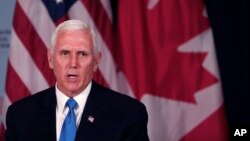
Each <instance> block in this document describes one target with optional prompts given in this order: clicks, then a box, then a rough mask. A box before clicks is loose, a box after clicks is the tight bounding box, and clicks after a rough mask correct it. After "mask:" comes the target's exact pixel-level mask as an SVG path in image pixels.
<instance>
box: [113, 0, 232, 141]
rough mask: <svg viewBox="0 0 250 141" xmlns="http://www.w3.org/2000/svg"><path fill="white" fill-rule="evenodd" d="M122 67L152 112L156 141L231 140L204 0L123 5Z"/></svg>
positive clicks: (120, 16) (119, 61)
mask: <svg viewBox="0 0 250 141" xmlns="http://www.w3.org/2000/svg"><path fill="white" fill-rule="evenodd" d="M117 9H118V17H117V18H118V21H117V26H118V33H117V34H118V44H117V50H118V53H119V55H118V56H119V57H118V58H117V59H115V60H117V64H119V69H120V71H121V72H122V73H124V76H125V78H126V79H127V81H128V84H129V86H130V87H131V90H132V92H133V96H134V97H136V98H138V99H140V100H141V101H142V102H143V103H144V104H145V105H146V107H147V110H148V113H149V124H148V129H149V136H150V140H151V141H167V140H168V141H176V140H191V141H194V140H202V141H206V140H207V141H216V140H217V141H222V140H227V135H226V130H227V129H226V124H225V123H226V121H225V120H226V119H225V116H224V111H223V99H222V92H221V81H220V77H219V73H218V68H217V62H216V54H215V48H214V44H213V38H212V31H211V28H210V25H209V22H208V18H207V15H206V9H205V7H204V4H203V1H202V0H186V1H185V0H184V1H183V0H149V1H136V0H123V1H119V2H118V8H117Z"/></svg>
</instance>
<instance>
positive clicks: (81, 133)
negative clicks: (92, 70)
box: [6, 81, 149, 141]
mask: <svg viewBox="0 0 250 141" xmlns="http://www.w3.org/2000/svg"><path fill="white" fill-rule="evenodd" d="M55 113H56V95H55V87H51V88H49V89H46V90H44V91H41V92H39V93H37V94H35V95H32V96H29V97H26V98H24V99H22V100H19V101H17V102H15V103H14V104H12V105H11V106H10V107H9V108H8V111H7V117H6V124H7V130H6V141H56V114H55ZM89 116H92V117H94V121H93V122H90V121H89V120H88V117H89ZM147 121H148V117H147V112H146V108H145V106H144V105H143V104H142V103H140V102H139V101H137V100H135V99H132V98H130V97H128V96H126V95H122V94H119V93H117V92H115V91H112V90H110V89H107V88H104V87H102V86H100V85H99V84H97V83H95V82H94V81H93V83H92V88H91V90H90V94H89V97H88V99H87V102H86V105H85V108H84V111H83V115H82V119H81V121H80V125H79V127H78V129H77V133H76V141H148V140H149V139H148V135H147Z"/></svg>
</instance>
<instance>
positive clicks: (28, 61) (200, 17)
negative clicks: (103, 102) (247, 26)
mask: <svg viewBox="0 0 250 141" xmlns="http://www.w3.org/2000/svg"><path fill="white" fill-rule="evenodd" d="M111 2H113V3H112V5H111V3H110V1H108V0H17V2H16V6H15V13H14V17H13V27H12V30H11V45H10V51H9V52H10V54H9V60H8V70H7V80H6V89H5V96H4V100H3V106H2V107H1V108H2V115H3V117H4V118H3V122H2V126H1V137H2V139H3V135H4V129H5V128H6V127H5V114H6V111H7V108H8V106H9V105H10V104H11V103H13V102H15V101H17V100H18V99H20V98H22V97H25V96H28V95H31V94H34V93H36V92H38V91H40V90H43V89H45V88H48V87H49V86H52V85H53V84H54V83H55V78H54V75H53V72H52V70H50V69H49V67H48V61H47V48H49V47H50V37H51V34H52V32H53V30H54V29H55V27H56V26H57V25H58V24H59V23H61V22H62V21H65V20H67V19H78V20H82V21H84V22H86V23H88V24H89V25H91V26H92V27H93V28H94V29H95V31H96V33H97V41H98V43H97V44H98V46H100V47H101V51H102V60H101V64H100V66H99V70H98V72H97V73H96V74H95V76H94V79H95V80H96V81H98V82H99V83H101V84H103V85H105V86H107V87H110V88H111V89H113V90H116V91H119V92H122V93H125V94H128V95H129V96H131V97H134V98H137V99H139V100H140V101H141V102H143V103H144V104H145V105H146V108H147V111H148V114H149V123H148V134H149V138H150V140H151V141H166V140H168V141H177V140H187V141H189V140H190V141H193V140H203V141H206V140H209V141H211V140H213V141H222V140H227V134H226V119H225V116H224V109H223V99H222V92H221V80H220V77H219V73H218V69H217V62H216V55H215V48H214V44H213V38H212V31H211V28H210V25H209V22H208V18H207V15H206V10H205V7H204V4H203V1H202V0H185V1H183V0H147V1H136V0H120V1H111Z"/></svg>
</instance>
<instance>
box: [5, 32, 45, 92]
mask: <svg viewBox="0 0 250 141" xmlns="http://www.w3.org/2000/svg"><path fill="white" fill-rule="evenodd" d="M11 33H12V34H11V45H10V50H9V61H10V63H11V65H12V66H13V69H14V70H15V71H16V73H17V74H18V76H19V77H20V79H22V81H23V83H24V84H25V85H26V87H27V88H28V90H29V92H30V93H35V92H38V91H40V90H42V89H44V88H47V87H48V83H47V81H46V80H45V78H44V76H43V75H42V74H41V72H40V70H39V69H38V68H37V67H36V65H35V63H34V62H33V59H32V58H31V56H30V55H29V53H28V52H27V50H26V49H25V47H24V46H23V44H22V43H21V41H20V40H19V38H18V37H17V35H16V32H15V31H14V30H12V31H11ZM31 80H33V81H35V82H39V83H32V82H31Z"/></svg>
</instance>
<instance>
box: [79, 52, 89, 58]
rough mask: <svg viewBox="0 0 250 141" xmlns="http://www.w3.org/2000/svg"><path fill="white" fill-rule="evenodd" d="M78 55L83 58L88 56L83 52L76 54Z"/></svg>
mask: <svg viewBox="0 0 250 141" xmlns="http://www.w3.org/2000/svg"><path fill="white" fill-rule="evenodd" d="M78 55H79V56H83V57H84V56H88V53H87V52H85V51H79V52H78Z"/></svg>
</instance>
